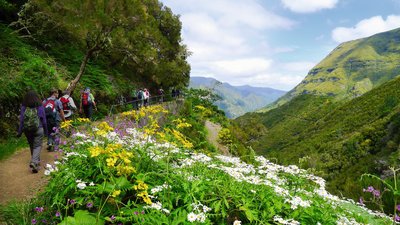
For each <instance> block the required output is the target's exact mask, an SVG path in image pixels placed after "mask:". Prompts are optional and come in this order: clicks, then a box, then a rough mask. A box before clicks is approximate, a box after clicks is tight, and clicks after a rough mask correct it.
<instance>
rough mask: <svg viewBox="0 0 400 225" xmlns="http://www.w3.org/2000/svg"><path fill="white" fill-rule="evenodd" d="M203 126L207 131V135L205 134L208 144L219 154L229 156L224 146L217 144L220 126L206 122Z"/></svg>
mask: <svg viewBox="0 0 400 225" xmlns="http://www.w3.org/2000/svg"><path fill="white" fill-rule="evenodd" d="M205 126H206V128H207V130H208V134H207V139H208V142H210V143H211V144H213V145H214V146H215V147H216V148H217V149H218V150H219V151H220V153H221V154H223V155H230V153H229V149H228V148H227V147H226V146H224V145H221V144H220V143H218V133H219V131H220V130H221V129H222V127H221V125H219V124H215V123H213V122H211V121H209V120H207V121H206V124H205Z"/></svg>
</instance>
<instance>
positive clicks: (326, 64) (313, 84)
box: [261, 29, 400, 111]
mask: <svg viewBox="0 0 400 225" xmlns="http://www.w3.org/2000/svg"><path fill="white" fill-rule="evenodd" d="M399 53H400V29H395V30H391V31H388V32H384V33H379V34H376V35H373V36H371V37H368V38H363V39H358V40H354V41H349V42H345V43H342V44H340V45H339V46H338V47H336V48H335V49H334V50H333V51H332V52H331V53H330V54H329V55H328V56H326V57H325V59H323V60H322V61H321V62H320V63H319V64H317V65H316V66H315V67H314V68H313V69H311V70H310V71H309V72H308V74H307V76H306V77H305V78H304V80H303V81H302V82H301V83H300V84H299V85H297V86H296V87H295V88H294V89H293V90H291V91H290V92H288V93H287V94H286V95H284V96H283V97H282V98H280V99H279V100H278V101H277V102H275V103H273V104H272V105H270V106H267V107H265V108H263V109H262V110H261V111H265V110H269V109H271V108H274V107H277V106H279V105H282V104H284V103H285V102H287V101H289V100H290V99H292V98H294V97H296V96H298V95H301V94H307V93H312V94H318V95H324V96H334V98H335V99H338V100H341V99H347V100H348V99H351V98H354V97H358V96H360V95H362V94H364V93H366V92H367V91H369V90H371V89H373V88H374V87H376V86H378V85H380V84H382V83H384V82H386V81H389V80H391V79H393V78H394V77H396V76H398V75H400V54H399Z"/></svg>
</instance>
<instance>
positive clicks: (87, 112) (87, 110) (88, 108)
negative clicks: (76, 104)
mask: <svg viewBox="0 0 400 225" xmlns="http://www.w3.org/2000/svg"><path fill="white" fill-rule="evenodd" d="M83 112H84V113H85V117H86V118H88V119H90V120H92V115H93V105H92V104H89V105H87V106H83Z"/></svg>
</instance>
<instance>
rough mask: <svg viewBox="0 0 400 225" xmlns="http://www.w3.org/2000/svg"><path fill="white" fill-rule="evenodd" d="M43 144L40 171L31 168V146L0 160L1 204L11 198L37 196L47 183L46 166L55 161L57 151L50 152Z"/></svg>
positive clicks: (21, 198) (20, 198)
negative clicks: (35, 171) (33, 170)
mask: <svg viewBox="0 0 400 225" xmlns="http://www.w3.org/2000/svg"><path fill="white" fill-rule="evenodd" d="M45 148H46V145H45V144H43V149H42V151H41V155H40V158H41V167H40V170H39V172H38V173H32V172H31V169H30V168H29V161H30V158H31V154H30V150H29V148H26V149H21V150H19V151H18V152H16V153H15V154H14V155H12V156H11V157H10V158H8V159H6V160H3V161H1V162H0V204H2V205H3V204H5V203H7V202H9V201H11V200H25V199H30V198H32V197H34V196H35V194H37V193H38V191H40V190H41V189H42V188H43V187H44V186H45V185H46V184H47V177H46V176H45V175H44V166H45V165H46V164H47V163H53V162H54V157H55V156H56V155H57V154H58V153H57V152H48V151H47V150H46V149H45Z"/></svg>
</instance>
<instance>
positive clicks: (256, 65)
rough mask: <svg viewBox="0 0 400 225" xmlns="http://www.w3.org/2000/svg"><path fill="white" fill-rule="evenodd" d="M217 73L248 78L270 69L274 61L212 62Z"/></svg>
mask: <svg viewBox="0 0 400 225" xmlns="http://www.w3.org/2000/svg"><path fill="white" fill-rule="evenodd" d="M211 65H212V66H213V67H214V69H215V71H216V72H219V73H222V74H231V75H233V76H239V77H247V76H248V75H249V74H256V73H260V72H263V71H266V70H268V69H270V67H271V65H272V60H269V59H262V58H249V59H235V60H222V61H215V62H212V63H211Z"/></svg>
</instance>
